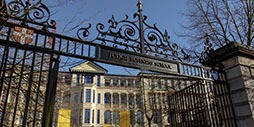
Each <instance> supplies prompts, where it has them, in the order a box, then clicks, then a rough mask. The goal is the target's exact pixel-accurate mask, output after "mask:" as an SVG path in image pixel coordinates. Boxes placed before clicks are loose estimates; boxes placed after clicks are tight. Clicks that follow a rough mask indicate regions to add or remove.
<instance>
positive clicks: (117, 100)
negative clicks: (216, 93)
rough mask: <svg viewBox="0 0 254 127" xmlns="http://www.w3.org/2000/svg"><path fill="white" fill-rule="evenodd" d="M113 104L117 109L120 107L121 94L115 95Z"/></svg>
mask: <svg viewBox="0 0 254 127" xmlns="http://www.w3.org/2000/svg"><path fill="white" fill-rule="evenodd" d="M113 104H114V106H116V107H117V106H118V105H119V94H118V93H113Z"/></svg>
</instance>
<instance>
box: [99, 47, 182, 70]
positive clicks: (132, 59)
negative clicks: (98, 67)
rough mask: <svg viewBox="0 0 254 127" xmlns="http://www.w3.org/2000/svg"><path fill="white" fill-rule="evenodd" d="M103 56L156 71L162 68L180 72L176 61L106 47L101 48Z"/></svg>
mask: <svg viewBox="0 0 254 127" xmlns="http://www.w3.org/2000/svg"><path fill="white" fill-rule="evenodd" d="M106 54H107V55H106ZM101 56H102V59H104V60H105V59H107V60H111V61H114V62H117V63H118V64H120V65H128V66H133V67H143V68H149V69H150V70H155V71H156V70H158V69H160V70H163V71H173V72H178V69H177V67H178V65H177V64H176V63H168V62H165V61H160V60H156V59H151V58H147V57H141V56H135V55H130V54H125V53H120V52H114V51H109V50H105V49H102V50H101ZM105 57H107V58H105Z"/></svg>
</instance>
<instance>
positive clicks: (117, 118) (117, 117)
mask: <svg viewBox="0 0 254 127" xmlns="http://www.w3.org/2000/svg"><path fill="white" fill-rule="evenodd" d="M119 122H120V114H119V112H118V111H114V112H113V124H114V125H119Z"/></svg>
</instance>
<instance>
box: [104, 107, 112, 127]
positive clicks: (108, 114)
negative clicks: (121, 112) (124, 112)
mask: <svg viewBox="0 0 254 127" xmlns="http://www.w3.org/2000/svg"><path fill="white" fill-rule="evenodd" d="M104 124H111V112H110V111H109V110H107V111H105V113H104Z"/></svg>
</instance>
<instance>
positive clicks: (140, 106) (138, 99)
mask: <svg viewBox="0 0 254 127" xmlns="http://www.w3.org/2000/svg"><path fill="white" fill-rule="evenodd" d="M142 101H143V100H142V95H141V94H136V105H137V106H138V108H142Z"/></svg>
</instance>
